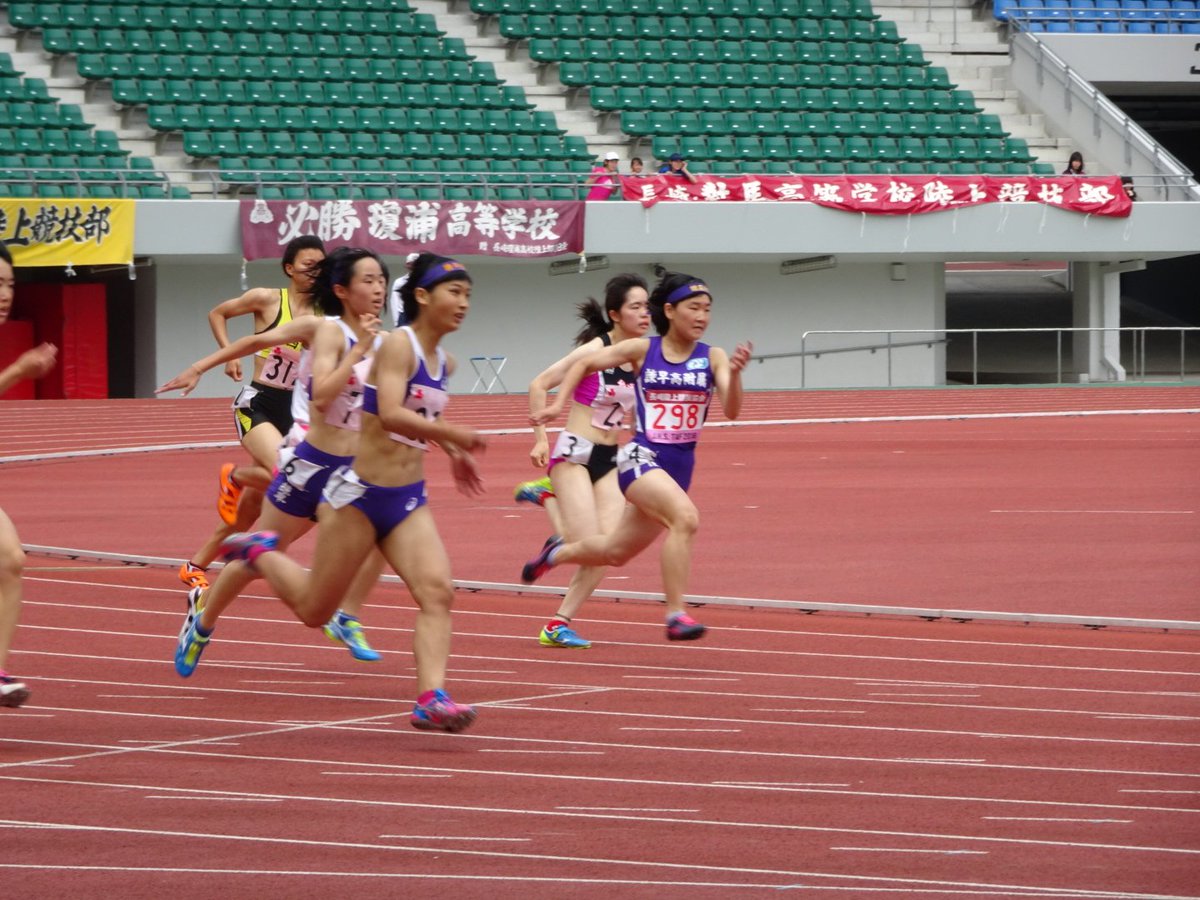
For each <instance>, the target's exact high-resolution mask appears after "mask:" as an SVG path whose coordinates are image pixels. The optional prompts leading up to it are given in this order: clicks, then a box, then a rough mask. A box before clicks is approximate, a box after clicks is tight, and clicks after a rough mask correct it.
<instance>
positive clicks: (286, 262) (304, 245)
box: [279, 234, 325, 275]
mask: <svg viewBox="0 0 1200 900" xmlns="http://www.w3.org/2000/svg"><path fill="white" fill-rule="evenodd" d="M301 250H320V251H321V252H322V253H324V252H325V242H324V241H323V240H321V239H320V238H319V237H317V236H316V235H315V234H302V235H300V237H294V238H292V239H291V240H290V241H288V242H287V246H286V247H284V248H283V259H282V260H281V261H280V263H279V266H280V268H281V269H283V274H284V275H287V267H288V266H290V265H291V264H292V263H294V262H295V261H296V257H297V256H298V255H299V253H300V251H301Z"/></svg>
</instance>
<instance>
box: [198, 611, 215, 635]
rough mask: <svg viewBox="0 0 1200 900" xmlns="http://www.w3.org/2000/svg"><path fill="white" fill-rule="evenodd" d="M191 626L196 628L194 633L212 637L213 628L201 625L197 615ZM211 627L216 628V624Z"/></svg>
mask: <svg viewBox="0 0 1200 900" xmlns="http://www.w3.org/2000/svg"><path fill="white" fill-rule="evenodd" d="M193 627H194V628H195V629H196V634H198V635H200V637H203V638H206V637H212V633H213V629H212V628H205V627H204V626H203V625H201V624H200V617H199V616H196V621H195V623H193ZM213 628H216V626H215V625H214V626H213Z"/></svg>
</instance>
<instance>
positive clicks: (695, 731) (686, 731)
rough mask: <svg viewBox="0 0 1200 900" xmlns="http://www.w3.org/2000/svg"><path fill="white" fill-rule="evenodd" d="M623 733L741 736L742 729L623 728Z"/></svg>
mask: <svg viewBox="0 0 1200 900" xmlns="http://www.w3.org/2000/svg"><path fill="white" fill-rule="evenodd" d="M621 731H669V732H671V733H672V734H741V733H742V729H740V728H653V727H635V726H632V725H623V726H621Z"/></svg>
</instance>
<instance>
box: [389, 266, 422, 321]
mask: <svg viewBox="0 0 1200 900" xmlns="http://www.w3.org/2000/svg"><path fill="white" fill-rule="evenodd" d="M420 255H421V254H420V253H410V254H408V256H406V257H405V258H404V274H403V275H401V276H400V277H398V278H397V279H396V280H395V281H393V282H392V293H391V294H390V295H389V296H388V312H390V313H391V314H392V321H394V322H395V323H396V327H397V328H403V327H404V326H405V325H407V324H408V319H407V318H406V317H405V315H404V301H403V300H401V299H400V288H402V287H404V283H405V282H406V281H408V276H409V275H410V274H411V273H412V267H413V263H415V262H416V261H417V257H418V256H420Z"/></svg>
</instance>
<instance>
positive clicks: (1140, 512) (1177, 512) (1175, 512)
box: [988, 509, 1196, 516]
mask: <svg viewBox="0 0 1200 900" xmlns="http://www.w3.org/2000/svg"><path fill="white" fill-rule="evenodd" d="M988 512H993V513H1030V514H1039V513H1041V514H1046V515H1053V514H1061V515H1093V516H1191V515H1195V512H1196V511H1195V510H1194V509H990V510H988Z"/></svg>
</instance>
